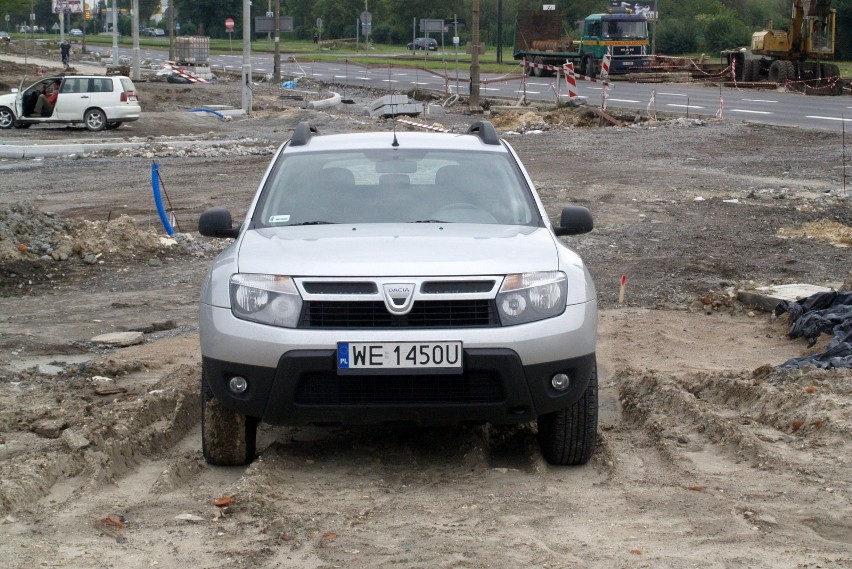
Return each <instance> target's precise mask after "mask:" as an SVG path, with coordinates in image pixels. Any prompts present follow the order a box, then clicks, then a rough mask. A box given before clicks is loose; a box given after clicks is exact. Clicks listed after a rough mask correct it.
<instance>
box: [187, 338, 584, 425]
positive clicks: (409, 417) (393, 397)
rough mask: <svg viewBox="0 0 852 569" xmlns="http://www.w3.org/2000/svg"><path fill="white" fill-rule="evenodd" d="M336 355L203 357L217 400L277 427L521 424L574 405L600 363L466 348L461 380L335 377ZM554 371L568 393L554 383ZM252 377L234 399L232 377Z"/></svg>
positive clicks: (444, 377) (325, 352)
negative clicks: (527, 358) (531, 360)
mask: <svg viewBox="0 0 852 569" xmlns="http://www.w3.org/2000/svg"><path fill="white" fill-rule="evenodd" d="M336 356H337V352H336V351H335V350H296V351H290V352H287V353H285V354H284V355H283V356H282V357H281V359H280V361H279V362H278V365H277V366H276V367H263V366H255V365H248V364H238V363H233V362H226V361H222V360H217V359H213V358H209V357H204V358H203V369H204V376H205V379H206V380H207V383H208V385H209V386H210V389H211V390H212V392H213V394H214V395H215V397H216V399H218V400H219V401H221V402H222V403H223V404H224V405H226V406H228V407H230V408H233V409H234V410H236V411H237V412H239V413H242V414H244V415H249V416H252V417H257V418H259V419H261V420H262V421H263V422H265V423H268V424H273V425H306V424H345V425H364V424H381V423H399V422H403V423H416V424H422V425H441V424H460V423H484V422H491V423H495V424H515V423H522V422H526V421H531V420H535V419H536V418H537V417H538V416H539V415H542V414H545V413H550V412H553V411H557V410H559V409H562V408H564V407H567V406H569V405H571V404H573V403H574V402H576V401H577V400H578V399H579V398H580V397H581V396H582V394H583V392H584V391H585V389H586V386H587V385H588V382H589V377H590V376H591V374H592V371H593V369H594V366H595V354H594V353H591V354H587V355H584V356H580V357H576V358H570V359H566V360H560V361H554V362H548V363H541V364H535V365H528V366H524V365H522V363H521V360H520V357H519V356H518V354H516V353H515V352H513V351H512V350H509V349H505V348H481V349H476V348H473V349H465V350H464V373H462V374H460V375H445V374H440V375H427V374H423V375H392V374H391V375H388V374H381V375H380V374H376V375H355V376H353V375H343V376H341V375H337V368H336V361H337V360H336ZM556 373H566V374H568V376H569V377H570V379H571V382H570V386H569V388H568V389H567V390H565V391H562V392H557V391H556V390H554V389H553V387H552V386H551V384H550V380H551V378H552V377H553V375H554V374H556ZM235 375H239V376H242V377H244V378H246V379H247V380H248V385H249V388H248V390H247V391H246V392H245V393H243V394H241V395H239V396H238V395H234V394H233V393H231V392H230V391H229V389H228V387H227V385H228V381H229V379H230V378H231V377H233V376H235Z"/></svg>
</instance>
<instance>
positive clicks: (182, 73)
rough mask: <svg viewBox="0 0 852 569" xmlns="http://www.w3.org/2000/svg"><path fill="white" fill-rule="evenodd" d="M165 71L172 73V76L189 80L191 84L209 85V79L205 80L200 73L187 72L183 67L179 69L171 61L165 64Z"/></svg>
mask: <svg viewBox="0 0 852 569" xmlns="http://www.w3.org/2000/svg"><path fill="white" fill-rule="evenodd" d="M163 69H164V70H166V71H170V72H172V74H174V75H177V76H178V77H183V78H184V79H187V80H188V81H189V82H190V83H209V81H208V80H207V79H205V78H204V77H202V76H201V75H199V74H198V73H194V72H192V71H187V70H186V69H184V68H183V67H178V66H177V65H175V64H173V63H171V62H169V61H167V62H165V63H164V64H163Z"/></svg>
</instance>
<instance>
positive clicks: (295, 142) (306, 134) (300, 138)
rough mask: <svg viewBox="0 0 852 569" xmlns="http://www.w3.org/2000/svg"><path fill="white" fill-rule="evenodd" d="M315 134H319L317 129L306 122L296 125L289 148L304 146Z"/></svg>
mask: <svg viewBox="0 0 852 569" xmlns="http://www.w3.org/2000/svg"><path fill="white" fill-rule="evenodd" d="M315 134H319V131H318V130H317V127H315V126H314V125H312V124H311V123H309V122H307V121H302V122H300V123H299V124H297V125H296V129H295V130H294V131H293V138H291V139H290V146H304V145H306V144H307V143H308V141H309V140H310V139H311V137H312V136H313V135H315Z"/></svg>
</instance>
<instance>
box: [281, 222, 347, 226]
mask: <svg viewBox="0 0 852 569" xmlns="http://www.w3.org/2000/svg"><path fill="white" fill-rule="evenodd" d="M335 224H336V222H334V221H303V222H302V223H291V224H290V227H295V226H297V225H335Z"/></svg>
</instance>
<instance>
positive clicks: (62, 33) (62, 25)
mask: <svg viewBox="0 0 852 569" xmlns="http://www.w3.org/2000/svg"><path fill="white" fill-rule="evenodd" d="M56 7H57V8H59V43H62V42H64V41H65V9H66V8H67V7H68V6H67V4H65V0H61V1H60V2H59V3H58V4H57V5H56ZM31 14H32V13H31ZM30 17H32V16H30ZM33 23H34V22H30V29H32V27H33V26H32V24H33Z"/></svg>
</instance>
